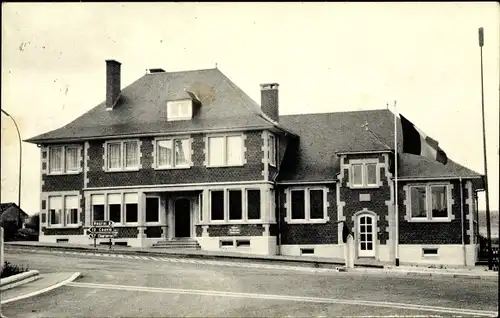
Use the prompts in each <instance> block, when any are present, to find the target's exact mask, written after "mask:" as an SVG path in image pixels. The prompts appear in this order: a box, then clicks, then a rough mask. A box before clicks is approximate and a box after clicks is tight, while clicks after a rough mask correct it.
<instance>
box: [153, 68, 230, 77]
mask: <svg viewBox="0 0 500 318" xmlns="http://www.w3.org/2000/svg"><path fill="white" fill-rule="evenodd" d="M213 70H218V71H219V72H220V70H219V69H218V68H200V69H194V70H183V71H173V72H166V71H165V72H156V73H146V74H144V75H161V74H175V73H189V72H202V71H213Z"/></svg>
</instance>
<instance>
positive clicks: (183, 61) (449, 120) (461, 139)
mask: <svg viewBox="0 0 500 318" xmlns="http://www.w3.org/2000/svg"><path fill="white" fill-rule="evenodd" d="M479 27H483V28H484V33H485V45H484V47H483V60H484V62H483V63H484V97H485V117H486V136H487V150H488V153H487V160H488V175H489V189H490V208H491V209H492V210H497V209H498V202H499V197H498V193H499V178H498V175H499V140H498V136H499V113H500V111H499V88H500V83H499V78H500V73H499V69H500V62H499V52H500V43H499V41H500V40H499V39H500V33H499V30H500V6H499V5H498V4H497V3H495V2H484V3H481V2H460V3H434V2H433V3H423V2H420V3H410V2H401V3H387V2H386V3H298V2H294V3H222V2H220V3H173V2H172V3H119V2H115V3H5V2H3V3H2V92H1V93H2V97H1V102H2V109H4V110H6V111H7V112H8V113H9V114H10V115H11V116H12V117H13V118H14V119H15V120H16V122H17V124H18V125H19V129H20V133H21V137H22V139H28V138H30V137H34V136H36V135H38V134H41V133H44V132H47V131H49V130H53V129H56V128H59V127H61V126H63V125H65V124H67V123H69V122H70V121H72V120H73V119H75V118H77V117H78V116H80V115H81V114H83V113H84V112H86V111H88V110H90V109H91V108H93V107H95V106H96V105H97V104H99V103H100V102H102V101H103V100H104V99H105V60H106V59H116V60H118V61H120V62H121V63H122V87H124V86H127V85H129V84H131V83H132V82H133V81H135V80H136V79H138V78H139V77H141V76H143V75H144V74H145V72H146V69H149V68H163V69H165V70H166V71H182V70H193V69H207V68H214V67H215V66H216V65H217V67H218V68H219V70H221V71H222V72H223V73H224V74H225V75H226V76H228V77H229V78H230V79H231V80H232V81H234V82H235V83H236V84H237V85H238V86H239V87H241V88H242V89H243V90H244V91H245V92H246V93H247V94H248V95H250V97H252V98H253V99H254V100H255V101H256V102H260V86H259V84H261V83H269V82H277V83H279V84H280V87H279V89H280V93H279V94H280V97H279V98H280V114H283V115H285V114H300V113H323V112H337V111H350V110H369V109H383V108H386V105H387V104H388V103H389V105H390V106H391V107H393V104H394V101H397V110H398V112H400V113H402V114H404V115H405V117H406V118H408V119H410V120H411V121H412V122H413V123H414V124H415V125H416V126H417V127H418V128H419V129H421V130H422V131H424V132H425V133H426V134H427V135H428V136H430V137H432V138H433V139H436V140H437V141H438V142H439V145H440V147H441V148H443V149H444V151H445V152H446V153H447V155H448V157H449V158H451V159H452V160H454V161H456V162H458V163H460V164H462V165H465V166H467V167H468V168H470V169H472V170H474V171H477V172H479V173H484V163H483V143H482V119H481V86H480V50H479V46H478V28H479ZM1 124H2V126H1V133H2V135H1V202H17V195H18V181H17V180H18V162H19V148H18V139H17V132H16V129H15V126H14V125H13V123H12V120H11V119H10V118H8V117H6V116H4V115H2V117H1ZM40 189H41V188H40V149H38V148H37V146H36V145H33V144H29V143H23V156H22V191H21V193H22V198H21V206H22V208H23V209H24V210H25V211H26V212H27V213H28V214H33V213H36V212H38V211H39V206H40V204H39V202H40V201H39V200H40ZM484 208H485V200H484V195H483V194H480V209H484Z"/></svg>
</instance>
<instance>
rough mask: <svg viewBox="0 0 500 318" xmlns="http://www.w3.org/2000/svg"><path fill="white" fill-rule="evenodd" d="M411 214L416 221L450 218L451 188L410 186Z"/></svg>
mask: <svg viewBox="0 0 500 318" xmlns="http://www.w3.org/2000/svg"><path fill="white" fill-rule="evenodd" d="M408 188H409V198H410V200H409V202H410V205H409V210H410V211H409V212H410V217H411V220H414V221H419V220H420V221H433V220H435V221H440V220H448V219H449V218H450V211H451V203H450V200H448V199H449V196H450V195H451V188H450V187H449V185H446V184H427V185H412V186H409V187H408Z"/></svg>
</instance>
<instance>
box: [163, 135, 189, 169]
mask: <svg viewBox="0 0 500 318" xmlns="http://www.w3.org/2000/svg"><path fill="white" fill-rule="evenodd" d="M190 165H191V143H190V139H189V138H188V137H179V138H172V139H158V140H156V167H157V168H182V167H189V166H190Z"/></svg>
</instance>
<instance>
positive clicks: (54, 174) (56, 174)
mask: <svg viewBox="0 0 500 318" xmlns="http://www.w3.org/2000/svg"><path fill="white" fill-rule="evenodd" d="M80 173H82V172H81V171H68V172H49V173H47V175H48V176H66V175H76V174H80Z"/></svg>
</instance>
